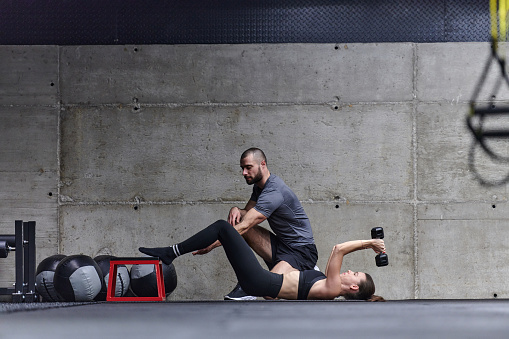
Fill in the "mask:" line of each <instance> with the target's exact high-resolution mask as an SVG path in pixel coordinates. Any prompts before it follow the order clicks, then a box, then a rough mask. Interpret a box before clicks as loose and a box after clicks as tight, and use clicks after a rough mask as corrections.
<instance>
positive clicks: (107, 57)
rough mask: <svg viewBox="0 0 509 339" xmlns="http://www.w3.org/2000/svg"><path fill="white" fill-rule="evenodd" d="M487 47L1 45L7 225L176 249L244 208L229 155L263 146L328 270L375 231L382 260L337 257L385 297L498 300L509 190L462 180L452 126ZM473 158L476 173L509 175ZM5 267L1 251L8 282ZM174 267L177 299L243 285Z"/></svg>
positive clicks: (70, 239)
mask: <svg viewBox="0 0 509 339" xmlns="http://www.w3.org/2000/svg"><path fill="white" fill-rule="evenodd" d="M488 56H489V45H488V44H486V43H448V44H412V43H397V44H348V45H345V44H338V45H332V44H272V45H176V46H170V45H164V46H156V45H142V46H65V47H61V46H0V64H1V65H2V66H3V67H2V68H1V70H0V72H1V74H0V79H1V80H0V81H1V85H0V110H1V123H0V135H1V136H2V142H1V144H0V172H1V174H2V175H0V184H1V187H2V189H1V190H0V233H13V228H14V220H15V219H24V220H36V221H37V225H38V229H37V246H38V248H37V249H38V261H40V260H42V259H44V258H45V257H47V256H49V255H51V254H54V253H57V252H59V253H63V254H69V255H70V254H77V253H84V254H87V255H90V256H92V257H93V256H96V255H98V254H113V255H117V256H132V255H138V253H137V251H136V249H137V247H138V246H163V245H167V244H171V243H174V242H178V241H181V240H183V239H185V238H186V237H187V236H189V235H191V234H192V233H193V232H195V231H197V230H199V229H201V228H203V227H204V226H206V225H208V224H209V223H210V222H212V221H214V220H216V219H219V218H226V216H227V213H228V211H229V209H230V207H231V206H233V205H239V206H243V204H244V203H245V202H246V201H247V199H248V198H249V195H250V190H251V187H250V186H247V185H246V184H245V182H244V180H243V178H242V176H241V173H240V168H239V156H240V154H241V152H242V151H244V150H245V149H247V148H248V147H251V146H257V147H261V148H262V149H264V150H265V152H266V154H267V156H268V159H269V168H270V169H271V171H272V173H274V174H277V175H279V176H280V177H282V178H283V179H284V180H285V181H286V182H287V184H288V185H289V186H290V187H292V188H293V189H294V191H295V192H296V193H297V195H298V196H299V198H300V199H301V200H302V202H303V204H304V207H305V209H306V211H307V213H308V215H309V217H310V218H311V221H312V224H313V228H314V232H315V238H316V242H317V246H318V249H319V255H320V259H319V262H318V264H319V266H320V267H321V268H322V269H324V268H325V265H326V261H327V258H328V256H329V253H330V249H331V248H332V246H333V245H334V244H336V243H338V242H342V241H346V240H351V239H360V238H364V239H365V238H369V231H370V229H371V228H372V227H374V226H383V227H384V229H385V232H386V242H387V248H388V254H389V259H390V266H388V267H385V268H377V267H376V266H375V264H374V253H373V252H370V251H362V252H357V253H354V254H352V255H349V256H348V257H347V258H346V260H345V264H344V265H345V268H352V269H354V270H362V271H367V272H370V273H371V274H372V275H373V277H374V279H375V280H376V282H377V293H378V294H380V295H383V296H385V297H386V298H389V299H407V298H492V297H493V296H494V294H497V296H498V297H509V287H507V284H506V283H505V281H506V280H507V279H508V278H509V272H506V271H507V270H504V269H503V268H505V267H504V266H505V265H504V263H505V262H506V256H507V255H508V254H509V253H508V250H509V249H508V246H507V244H506V241H505V239H506V238H507V237H508V236H509V229H508V228H507V227H506V225H505V223H506V222H507V220H508V219H509V214H508V213H507V212H506V211H505V207H506V206H507V199H508V193H507V189H506V186H505V185H503V186H497V187H485V186H481V185H479V183H478V182H477V181H476V180H474V175H473V174H472V171H471V169H470V168H469V166H468V153H469V150H470V147H471V137H470V135H469V134H468V133H467V130H466V128H465V122H464V121H465V117H466V114H467V112H468V100H469V99H470V96H471V94H472V91H473V89H474V86H475V83H476V81H477V79H478V78H479V76H480V74H481V72H482V69H483V66H484V63H485V61H486V59H487V57H488ZM492 73H493V74H492V75H493V76H491V77H490V78H489V79H488V83H489V84H490V85H489V86H487V89H486V90H484V91H482V95H481V99H483V100H486V99H488V98H489V96H490V95H491V92H490V91H491V89H492V87H493V84H494V81H495V78H496V73H494V72H492ZM508 93H509V92H507V88H505V89H504V90H503V91H501V93H497V97H496V99H497V100H506V99H509V98H508ZM501 147H505V146H504V145H501ZM474 153H475V154H476V161H477V165H478V168H479V171H482V174H483V175H485V176H487V177H488V178H492V179H497V178H500V177H503V176H505V175H506V173H507V172H509V168H508V166H507V165H505V164H498V163H497V164H495V163H493V162H490V161H488V160H487V159H486V157H483V155H482V153H481V152H479V151H478V150H476V151H475V152H474ZM265 225H266V224H265ZM266 226H267V225H266ZM13 266H14V256H11V257H9V258H8V259H3V260H0V284H1V285H2V286H5V285H8V284H9V283H10V282H12V281H13V280H14V277H13V276H14V273H13ZM176 269H177V273H178V276H179V286H178V287H177V289H176V290H175V292H174V293H173V295H172V296H171V297H170V299H174V300H175V299H221V298H222V296H223V295H224V294H225V293H227V292H228V291H229V290H230V289H231V288H232V287H233V286H234V284H235V281H236V279H235V276H234V274H233V271H232V270H231V268H230V267H229V266H228V264H227V260H226V257H225V255H224V253H223V251H222V250H220V249H217V250H215V251H213V252H212V253H210V254H208V255H206V256H202V257H193V256H191V255H189V256H186V257H183V258H179V259H178V261H176Z"/></svg>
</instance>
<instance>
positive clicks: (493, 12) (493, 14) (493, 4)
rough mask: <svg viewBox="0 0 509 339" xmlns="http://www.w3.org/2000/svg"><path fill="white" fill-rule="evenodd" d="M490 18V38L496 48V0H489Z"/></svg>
mask: <svg viewBox="0 0 509 339" xmlns="http://www.w3.org/2000/svg"><path fill="white" fill-rule="evenodd" d="M490 18H491V38H492V39H493V44H494V45H495V46H494V48H495V50H496V49H497V48H496V44H497V40H498V15H497V0H490Z"/></svg>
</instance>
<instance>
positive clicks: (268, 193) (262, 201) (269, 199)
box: [254, 188, 284, 218]
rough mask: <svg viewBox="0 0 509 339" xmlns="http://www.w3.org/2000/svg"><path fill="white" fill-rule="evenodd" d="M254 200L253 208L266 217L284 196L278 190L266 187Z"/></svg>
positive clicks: (277, 206) (279, 203)
mask: <svg viewBox="0 0 509 339" xmlns="http://www.w3.org/2000/svg"><path fill="white" fill-rule="evenodd" d="M255 201H256V205H255V207H254V208H255V210H257V211H258V212H260V213H261V214H263V215H264V216H265V217H266V218H268V217H270V216H271V214H272V213H273V212H274V211H275V210H277V209H278V208H279V206H281V204H282V203H283V201H284V198H283V195H282V194H281V192H280V191H279V190H275V189H267V188H266V189H264V190H263V192H262V193H261V194H260V196H259V197H258V199H257V200H255Z"/></svg>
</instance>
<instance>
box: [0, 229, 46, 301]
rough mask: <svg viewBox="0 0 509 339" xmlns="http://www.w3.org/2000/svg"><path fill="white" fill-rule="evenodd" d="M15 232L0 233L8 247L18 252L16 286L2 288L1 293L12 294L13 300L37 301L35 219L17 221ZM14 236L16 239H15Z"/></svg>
mask: <svg viewBox="0 0 509 339" xmlns="http://www.w3.org/2000/svg"><path fill="white" fill-rule="evenodd" d="M14 228H15V234H14V237H13V236H12V235H0V240H6V243H7V247H8V248H7V249H5V250H6V252H8V251H9V250H13V251H15V252H16V257H15V265H16V282H15V284H14V288H0V295H12V302H16V303H19V302H34V301H37V299H38V298H37V293H36V290H35V269H36V267H35V221H26V222H23V221H22V220H16V221H15V226H14ZM13 238H14V239H13Z"/></svg>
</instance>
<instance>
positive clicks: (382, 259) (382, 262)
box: [371, 227, 389, 267]
mask: <svg viewBox="0 0 509 339" xmlns="http://www.w3.org/2000/svg"><path fill="white" fill-rule="evenodd" d="M383 238H384V229H383V228H382V227H373V228H372V229H371V239H383ZM375 262H376V265H377V266H378V267H382V266H387V265H389V257H388V256H387V254H386V253H378V254H377V255H376V257H375Z"/></svg>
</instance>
